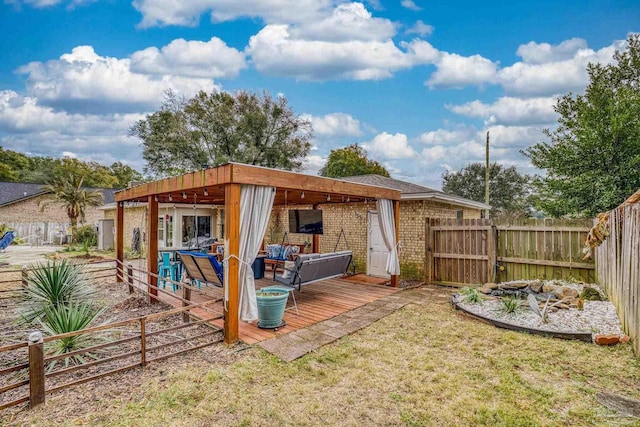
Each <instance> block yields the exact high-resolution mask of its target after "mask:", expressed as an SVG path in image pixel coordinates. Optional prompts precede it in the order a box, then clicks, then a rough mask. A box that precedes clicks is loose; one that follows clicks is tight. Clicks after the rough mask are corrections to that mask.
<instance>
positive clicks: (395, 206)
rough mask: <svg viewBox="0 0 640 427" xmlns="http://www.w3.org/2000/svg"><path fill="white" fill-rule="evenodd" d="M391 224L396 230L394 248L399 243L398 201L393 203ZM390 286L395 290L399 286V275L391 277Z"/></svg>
mask: <svg viewBox="0 0 640 427" xmlns="http://www.w3.org/2000/svg"><path fill="white" fill-rule="evenodd" d="M393 222H394V224H395V228H396V247H397V245H398V242H399V241H400V200H394V201H393ZM398 257H400V253H398ZM391 286H393V287H394V288H397V287H398V286H400V275H399V274H397V275H393V276H391Z"/></svg>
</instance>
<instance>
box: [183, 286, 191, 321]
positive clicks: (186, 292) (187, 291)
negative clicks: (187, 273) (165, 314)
mask: <svg viewBox="0 0 640 427" xmlns="http://www.w3.org/2000/svg"><path fill="white" fill-rule="evenodd" d="M182 298H183V299H182V306H183V307H186V306H188V305H191V303H190V302H187V301H191V286H187V285H186V284H183V285H182ZM185 300H187V301H185ZM190 317H191V316H189V311H183V312H182V322H183V323H189V320H190Z"/></svg>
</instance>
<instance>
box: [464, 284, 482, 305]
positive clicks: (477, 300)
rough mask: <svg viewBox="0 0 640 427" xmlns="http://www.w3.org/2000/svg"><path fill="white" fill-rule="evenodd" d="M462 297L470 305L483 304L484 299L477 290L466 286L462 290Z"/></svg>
mask: <svg viewBox="0 0 640 427" xmlns="http://www.w3.org/2000/svg"><path fill="white" fill-rule="evenodd" d="M460 295H462V300H463V301H464V302H468V303H469V304H482V297H481V296H480V292H478V290H477V289H476V288H470V287H468V286H465V287H464V288H462V289H460Z"/></svg>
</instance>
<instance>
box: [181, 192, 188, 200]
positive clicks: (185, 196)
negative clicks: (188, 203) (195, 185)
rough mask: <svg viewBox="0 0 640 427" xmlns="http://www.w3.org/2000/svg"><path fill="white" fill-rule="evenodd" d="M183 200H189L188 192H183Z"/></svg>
mask: <svg viewBox="0 0 640 427" xmlns="http://www.w3.org/2000/svg"><path fill="white" fill-rule="evenodd" d="M182 198H183V199H186V198H187V192H186V191H183V192H182Z"/></svg>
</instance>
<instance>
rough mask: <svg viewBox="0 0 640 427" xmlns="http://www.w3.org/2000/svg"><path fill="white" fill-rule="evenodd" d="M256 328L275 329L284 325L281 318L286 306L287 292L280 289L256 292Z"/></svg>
mask: <svg viewBox="0 0 640 427" xmlns="http://www.w3.org/2000/svg"><path fill="white" fill-rule="evenodd" d="M256 299H257V301H258V327H259V328H262V329H276V328H280V327H282V326H284V325H285V322H284V320H283V319H282V317H283V316H284V309H285V307H286V306H287V300H288V299H289V292H287V291H285V290H280V289H273V290H271V289H269V290H265V291H257V292H256Z"/></svg>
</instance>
